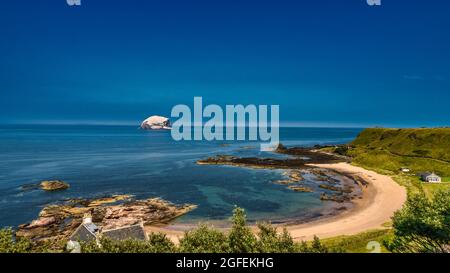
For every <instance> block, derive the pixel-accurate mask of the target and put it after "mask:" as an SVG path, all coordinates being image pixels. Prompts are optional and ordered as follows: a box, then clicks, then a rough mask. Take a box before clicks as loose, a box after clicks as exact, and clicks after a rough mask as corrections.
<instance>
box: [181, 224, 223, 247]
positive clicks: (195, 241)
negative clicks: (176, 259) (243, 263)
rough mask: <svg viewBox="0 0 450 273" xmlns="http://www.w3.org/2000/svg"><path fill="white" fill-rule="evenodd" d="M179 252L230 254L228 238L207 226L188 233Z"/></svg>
mask: <svg viewBox="0 0 450 273" xmlns="http://www.w3.org/2000/svg"><path fill="white" fill-rule="evenodd" d="M179 252H182V253H227V252H230V247H229V245H228V239H227V236H226V235H225V234H224V233H222V232H220V231H218V230H216V229H213V228H210V227H208V226H207V225H204V224H201V225H200V226H199V227H198V228H197V229H195V230H192V231H188V232H186V233H185V235H184V237H183V238H182V239H181V240H180V245H179Z"/></svg>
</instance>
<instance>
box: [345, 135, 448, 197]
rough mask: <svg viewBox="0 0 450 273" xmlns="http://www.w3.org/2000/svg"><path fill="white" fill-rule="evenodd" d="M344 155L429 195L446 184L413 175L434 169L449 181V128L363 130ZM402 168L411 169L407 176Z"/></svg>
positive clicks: (444, 179) (409, 187)
mask: <svg viewBox="0 0 450 273" xmlns="http://www.w3.org/2000/svg"><path fill="white" fill-rule="evenodd" d="M346 155H348V156H350V157H352V160H353V163H354V164H357V165H360V166H363V167H366V168H370V169H373V170H376V171H378V172H381V173H385V174H389V175H393V176H394V178H395V179H396V180H397V181H398V182H399V183H400V184H402V185H405V186H407V188H408V189H409V190H422V189H424V190H425V192H426V193H427V194H432V193H433V192H434V191H435V190H436V189H437V188H442V187H446V186H448V184H447V183H444V184H447V185H431V184H424V183H421V182H420V180H419V178H418V177H417V176H415V175H414V174H416V173H418V172H425V171H433V172H436V173H437V174H439V175H440V176H442V177H443V181H444V182H450V128H433V129H428V128H423V129H422V128H421V129H385V128H371V129H365V130H364V131H362V132H361V133H360V134H359V136H358V137H357V138H356V139H355V140H354V141H353V142H351V143H350V145H349V149H348V150H347V151H346ZM401 167H408V168H410V169H411V173H410V175H405V174H402V173H401V172H400V168H401Z"/></svg>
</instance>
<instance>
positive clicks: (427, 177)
mask: <svg viewBox="0 0 450 273" xmlns="http://www.w3.org/2000/svg"><path fill="white" fill-rule="evenodd" d="M420 178H421V179H422V181H424V182H428V183H441V181H442V179H441V177H440V176H439V175H437V174H435V173H429V172H427V173H422V174H420Z"/></svg>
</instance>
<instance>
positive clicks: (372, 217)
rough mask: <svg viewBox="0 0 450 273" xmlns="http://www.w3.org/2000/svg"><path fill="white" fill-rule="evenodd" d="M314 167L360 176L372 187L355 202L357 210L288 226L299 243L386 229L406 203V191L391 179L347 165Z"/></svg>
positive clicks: (366, 189) (365, 189)
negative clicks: (395, 213)
mask: <svg viewBox="0 0 450 273" xmlns="http://www.w3.org/2000/svg"><path fill="white" fill-rule="evenodd" d="M313 166H315V167H320V168H325V169H331V170H334V171H337V172H340V173H344V174H351V175H356V176H359V177H360V178H362V179H364V180H365V181H367V182H368V183H369V184H368V186H367V187H365V188H364V189H363V198H362V199H359V200H355V201H354V203H355V207H354V208H353V209H351V210H349V211H347V212H343V213H341V214H339V215H337V216H332V217H328V218H325V219H321V220H317V221H312V222H308V223H305V224H300V225H293V226H288V227H287V228H288V230H289V232H290V233H291V235H292V237H293V238H294V239H295V240H296V241H301V240H311V239H312V238H313V237H314V235H316V236H318V237H319V238H322V239H324V238H330V237H335V236H340V235H353V234H357V233H360V232H364V231H367V230H370V229H376V228H383V226H382V225H383V224H384V223H386V222H388V221H390V220H391V217H392V216H393V215H394V212H395V211H397V210H399V209H400V208H401V207H402V206H403V203H404V202H405V201H406V189H405V188H404V187H402V186H400V185H399V184H397V183H396V182H395V181H394V180H393V179H392V178H391V177H389V176H387V175H382V174H378V173H376V172H373V171H369V170H366V169H363V168H361V167H356V166H353V165H350V164H348V163H336V164H317V165H313Z"/></svg>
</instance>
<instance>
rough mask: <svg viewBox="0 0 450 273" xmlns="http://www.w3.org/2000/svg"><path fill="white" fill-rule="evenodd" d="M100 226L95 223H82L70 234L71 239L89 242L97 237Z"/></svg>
mask: <svg viewBox="0 0 450 273" xmlns="http://www.w3.org/2000/svg"><path fill="white" fill-rule="evenodd" d="M98 230H99V229H98V227H97V226H96V225H95V224H93V223H83V224H81V225H80V226H79V227H78V228H77V229H76V230H75V232H74V233H73V234H72V236H70V240H71V241H84V242H89V241H92V240H95V239H96V238H97V234H96V233H97V231H98Z"/></svg>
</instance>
